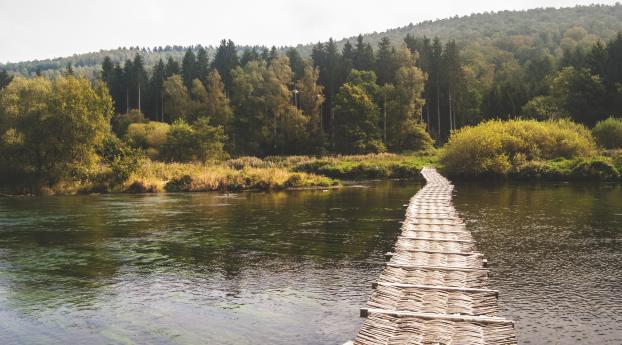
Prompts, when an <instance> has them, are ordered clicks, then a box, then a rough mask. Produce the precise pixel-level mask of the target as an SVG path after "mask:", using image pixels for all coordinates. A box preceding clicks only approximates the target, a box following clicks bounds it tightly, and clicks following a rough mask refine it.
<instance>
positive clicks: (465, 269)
mask: <svg viewBox="0 0 622 345" xmlns="http://www.w3.org/2000/svg"><path fill="white" fill-rule="evenodd" d="M387 266H391V267H397V268H415V269H423V270H433V271H462V272H473V271H484V272H486V273H488V269H487V268H483V267H482V268H479V267H457V266H428V265H406V264H394V263H387Z"/></svg>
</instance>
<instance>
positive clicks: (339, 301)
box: [0, 182, 419, 344]
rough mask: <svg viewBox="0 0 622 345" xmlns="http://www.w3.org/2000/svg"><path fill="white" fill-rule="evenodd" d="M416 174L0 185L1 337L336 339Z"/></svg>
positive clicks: (354, 323)
mask: <svg viewBox="0 0 622 345" xmlns="http://www.w3.org/2000/svg"><path fill="white" fill-rule="evenodd" d="M418 188H419V186H418V185H417V184H414V183H400V182H387V183H374V184H371V185H370V186H369V188H345V189H343V190H340V191H337V190H334V191H326V192H325V191H297V192H278V193H243V194H237V195H219V194H209V193H207V194H167V195H139V196H131V195H106V196H72V197H37V198H8V199H0V343H2V344H4V343H23V344H38V343H41V344H44V343H46V344H47V343H56V342H65V343H89V344H108V343H152V344H190V343H210V344H258V343H265V344H268V343H269V344H290V343H298V344H318V343H323V344H336V343H340V342H343V341H344V340H347V338H348V337H350V336H352V335H353V334H354V333H355V332H356V330H357V329H358V327H359V326H360V320H359V319H358V317H357V316H358V308H359V307H360V306H361V305H362V304H363V303H364V302H365V300H366V297H367V294H368V293H369V290H370V289H369V286H370V285H369V284H370V282H371V281H372V280H373V279H375V277H376V276H377V274H378V272H379V270H380V269H381V268H382V262H383V258H382V254H383V253H384V252H385V251H387V250H389V249H390V248H391V246H392V244H393V241H394V238H395V235H396V234H397V232H398V229H399V223H398V222H399V221H400V220H401V219H402V218H403V213H404V207H403V204H404V203H405V202H406V201H407V200H408V199H409V198H410V196H411V195H413V194H414V193H415V192H416V191H417V189H418Z"/></svg>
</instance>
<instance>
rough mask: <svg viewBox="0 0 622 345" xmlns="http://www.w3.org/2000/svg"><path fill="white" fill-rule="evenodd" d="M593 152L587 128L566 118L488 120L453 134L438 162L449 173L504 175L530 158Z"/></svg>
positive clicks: (591, 139) (593, 144)
mask: <svg viewBox="0 0 622 345" xmlns="http://www.w3.org/2000/svg"><path fill="white" fill-rule="evenodd" d="M595 152H596V144H595V143H594V139H593V138H592V136H591V134H590V132H589V130H588V129H587V128H585V127H584V126H582V125H579V124H576V123H573V122H571V121H568V120H550V121H543V122H538V121H535V120H510V121H499V120H491V121H487V122H483V123H480V124H479V125H477V126H467V127H464V128H462V129H460V130H458V131H456V132H454V133H452V135H451V137H450V138H449V142H448V143H447V144H446V145H445V147H444V149H443V151H442V154H441V159H440V161H441V163H442V164H443V165H444V170H445V172H446V173H447V174H449V175H463V176H478V175H506V174H508V173H510V172H511V171H513V170H516V168H517V167H518V166H521V165H525V164H526V163H528V162H531V161H542V160H551V159H555V158H568V159H570V158H575V157H590V156H592V155H593V154H594V153H595Z"/></svg>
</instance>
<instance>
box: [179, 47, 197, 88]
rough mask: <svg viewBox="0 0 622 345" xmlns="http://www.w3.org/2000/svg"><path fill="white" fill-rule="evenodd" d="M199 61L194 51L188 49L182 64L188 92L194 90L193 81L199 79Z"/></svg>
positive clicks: (183, 77)
mask: <svg viewBox="0 0 622 345" xmlns="http://www.w3.org/2000/svg"><path fill="white" fill-rule="evenodd" d="M197 75H198V73H197V59H196V56H195V55H194V52H193V51H192V49H190V48H188V49H187V50H186V54H185V55H184V59H183V60H182V62H181V76H182V79H183V80H184V85H185V86H186V88H188V90H190V89H192V81H193V80H194V79H196V78H197Z"/></svg>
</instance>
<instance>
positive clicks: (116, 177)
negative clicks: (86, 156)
mask: <svg viewBox="0 0 622 345" xmlns="http://www.w3.org/2000/svg"><path fill="white" fill-rule="evenodd" d="M97 154H98V155H99V156H100V157H101V160H102V162H103V163H105V164H107V165H109V166H110V168H111V170H112V177H113V183H115V184H116V183H122V182H125V181H126V180H127V179H128V178H129V177H130V176H131V175H132V174H133V173H134V172H136V171H137V170H138V168H139V167H140V164H141V161H142V159H143V156H142V154H141V152H140V151H139V150H136V149H134V148H132V147H131V146H129V145H127V144H126V143H124V142H123V141H121V140H119V139H118V138H117V137H115V136H114V135H108V136H106V137H105V138H104V140H103V141H102V143H101V145H100V146H99V147H98V148H97Z"/></svg>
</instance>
